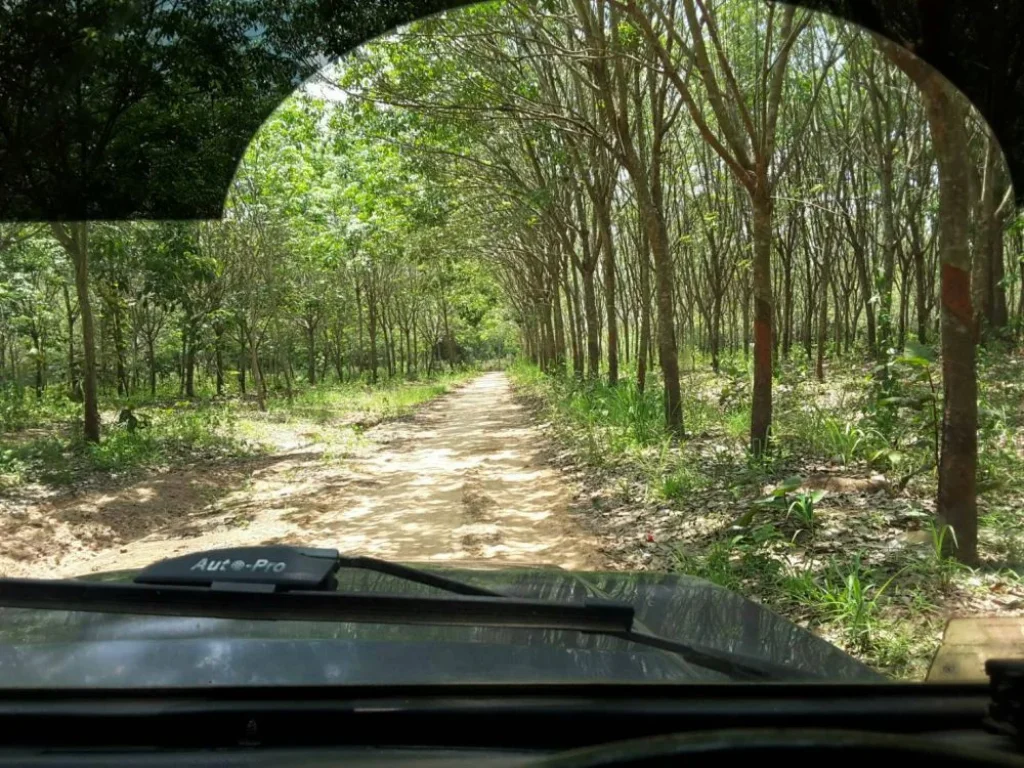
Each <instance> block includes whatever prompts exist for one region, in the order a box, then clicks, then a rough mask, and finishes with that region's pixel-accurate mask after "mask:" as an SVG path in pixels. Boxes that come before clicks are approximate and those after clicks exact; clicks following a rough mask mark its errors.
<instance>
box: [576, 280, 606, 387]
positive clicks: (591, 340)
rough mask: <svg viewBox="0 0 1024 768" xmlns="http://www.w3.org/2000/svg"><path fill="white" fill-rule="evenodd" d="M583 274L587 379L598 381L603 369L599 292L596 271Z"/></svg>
mask: <svg viewBox="0 0 1024 768" xmlns="http://www.w3.org/2000/svg"><path fill="white" fill-rule="evenodd" d="M581 272H582V274H583V311H584V312H585V314H586V319H587V377H588V378H591V379H595V380H596V379H597V377H598V376H599V375H600V368H601V342H600V340H599V339H598V335H597V334H598V330H597V291H596V289H595V287H594V270H593V269H590V270H581Z"/></svg>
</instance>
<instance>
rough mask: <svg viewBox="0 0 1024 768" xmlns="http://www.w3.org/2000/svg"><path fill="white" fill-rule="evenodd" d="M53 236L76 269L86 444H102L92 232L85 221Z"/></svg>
mask: <svg viewBox="0 0 1024 768" xmlns="http://www.w3.org/2000/svg"><path fill="white" fill-rule="evenodd" d="M51 226H52V228H53V233H54V235H55V237H56V238H57V240H58V241H60V243H61V245H62V246H64V249H65V250H66V251H67V252H68V255H69V256H70V257H71V262H72V264H74V267H75V290H76V292H77V293H78V311H79V313H80V314H81V317H82V358H83V360H82V396H83V404H84V408H83V411H84V414H83V415H84V434H85V439H86V441H87V442H90V443H98V442H99V441H100V409H99V401H98V399H97V394H98V393H97V390H96V331H95V328H94V327H93V319H92V305H91V304H90V302H89V230H88V225H87V224H86V223H85V222H72V223H70V224H60V223H56V222H55V223H53V224H52V225H51Z"/></svg>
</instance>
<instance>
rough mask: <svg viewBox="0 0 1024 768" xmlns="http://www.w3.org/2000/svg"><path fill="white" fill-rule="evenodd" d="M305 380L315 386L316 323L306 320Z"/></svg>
mask: <svg viewBox="0 0 1024 768" xmlns="http://www.w3.org/2000/svg"><path fill="white" fill-rule="evenodd" d="M306 354H307V359H306V379H307V381H309V385H310V386H311V387H312V386H316V323H314V322H312V321H310V320H308V319H307V320H306Z"/></svg>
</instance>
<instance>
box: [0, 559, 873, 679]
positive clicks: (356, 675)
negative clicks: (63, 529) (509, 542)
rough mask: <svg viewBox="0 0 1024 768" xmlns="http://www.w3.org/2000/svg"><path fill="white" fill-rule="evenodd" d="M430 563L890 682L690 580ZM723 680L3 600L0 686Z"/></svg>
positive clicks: (356, 584)
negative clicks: (622, 606) (610, 604)
mask: <svg viewBox="0 0 1024 768" xmlns="http://www.w3.org/2000/svg"><path fill="white" fill-rule="evenodd" d="M429 570H434V571H436V572H437V573H441V574H443V575H445V576H448V577H451V578H457V579H459V580H461V581H466V582H470V583H473V584H477V585H479V586H482V587H487V588H489V589H493V590H496V591H499V592H501V593H504V594H508V595H513V596H518V597H527V598H537V599H545V600H557V601H580V600H583V599H586V598H595V597H597V598H606V599H611V600H615V601H621V602H628V603H630V604H632V605H633V606H634V608H635V611H636V619H637V628H638V629H643V630H645V631H648V632H651V633H654V634H657V635H660V636H663V637H666V638H670V639H672V640H676V641H680V642H684V643H692V644H697V645H702V646H706V647H709V648H715V649H718V650H721V651H724V652H729V651H733V652H737V653H741V654H743V655H745V656H748V657H756V658H760V659H763V660H765V661H768V662H772V663H773V664H775V665H781V666H790V667H792V668H793V669H794V670H796V671H798V672H800V673H804V674H806V673H811V674H813V675H816V676H820V677H822V678H824V679H825V680H834V681H847V682H848V681H865V682H878V681H880V680H882V679H883V678H882V677H881V676H880V675H878V674H877V673H875V672H873V671H872V670H871V669H869V668H868V667H866V666H864V665H863V664H861V663H860V662H858V661H856V660H855V659H853V658H851V657H850V656H848V655H846V654H845V653H843V652H842V651H840V650H839V649H837V648H835V647H834V646H832V645H830V644H828V643H826V642H825V641H824V640H821V639H820V638H818V637H815V636H814V635H813V634H811V633H810V632H808V631H806V630H804V629H801V628H800V627H797V626H796V625H794V624H792V623H790V622H789V621H786V620H785V619H783V618H781V617H779V616H777V615H775V614H774V613H772V612H771V611H769V610H768V609H766V608H764V607H762V606H760V605H758V604H756V603H753V602H751V601H749V600H747V599H745V598H743V597H741V596H739V595H737V594H735V593H732V592H729V591H728V590H726V589H723V588H721V587H718V586H716V585H714V584H710V583H708V582H706V581H702V580H700V579H695V578H692V577H687V576H676V575H670V574H657V573H581V572H567V571H561V570H557V569H543V568H510V569H504V570H482V569H450V568H444V569H442V568H432V569H429ZM131 576H132V574H131V573H127V572H125V573H116V574H105V575H100V576H98V577H93V578H99V579H102V580H104V581H108V580H109V581H119V580H128V579H130V578H131ZM338 588H339V590H343V591H354V592H378V593H382V592H383V593H390V594H407V595H408V594H439V593H438V592H437V590H435V589H433V588H431V587H425V586H422V585H419V584H414V583H409V582H405V581H402V580H399V579H396V578H394V577H391V576H386V575H381V574H378V573H373V572H367V571H358V570H342V571H341V572H340V574H339V587H338ZM724 679H725V678H724V677H723V676H722V675H721V674H719V673H716V672H712V671H710V670H706V669H703V668H700V667H696V666H694V665H692V664H688V663H686V662H684V661H683V660H682V659H681V658H679V656H677V655H675V654H672V653H668V652H665V651H660V650H657V649H654V648H649V647H645V646H640V645H637V644H634V643H629V642H625V641H623V640H619V639H616V638H612V637H604V636H599V635H587V634H583V633H579V632H565V631H552V630H526V629H506V628H490V627H480V628H476V627H434V626H413V625H401V626H395V625H377V624H351V623H324V622H299V621H238V620H226V619H205V618H177V617H173V618H168V617H151V616H132V615H115V614H100V613H85V612H67V611H46V610H35V609H15V608H5V609H0V687H5V688H9V687H43V688H51V687H114V688H138V687H179V686H180V687H195V686H207V685H216V686H235V685H319V684H324V685H354V684H371V685H372V684H382V685H390V684H398V683H402V684H443V683H490V682H494V683H502V682H517V683H524V682H530V683H549V682H550V683H555V682H559V683H561V682H645V681H650V682H688V681H693V682H696V681H703V682H708V681H718V680H724Z"/></svg>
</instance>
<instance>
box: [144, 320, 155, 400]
mask: <svg viewBox="0 0 1024 768" xmlns="http://www.w3.org/2000/svg"><path fill="white" fill-rule="evenodd" d="M155 342H156V340H155V339H154V338H153V335H152V334H146V366H147V367H148V368H149V395H150V397H156V344H155Z"/></svg>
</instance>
